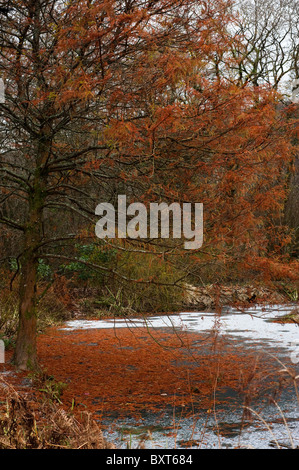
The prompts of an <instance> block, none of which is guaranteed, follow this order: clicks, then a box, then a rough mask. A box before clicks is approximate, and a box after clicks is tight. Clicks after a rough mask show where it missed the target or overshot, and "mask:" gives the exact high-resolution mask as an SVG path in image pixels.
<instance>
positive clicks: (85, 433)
mask: <svg viewBox="0 0 299 470" xmlns="http://www.w3.org/2000/svg"><path fill="white" fill-rule="evenodd" d="M0 385H2V388H3V389H4V390H5V392H6V399H5V401H4V402H2V403H1V406H0V449H58V448H61V449H64V448H69V449H111V448H114V445H113V444H110V443H108V442H107V441H106V439H104V437H103V433H102V431H101V429H100V427H99V425H98V423H97V422H96V421H95V420H94V419H93V418H92V415H91V414H90V413H88V412H82V413H81V414H80V416H78V417H77V416H75V415H74V414H72V413H67V412H66V411H65V410H64V409H63V408H62V407H61V406H60V405H59V404H58V403H57V402H56V401H53V400H42V401H38V400H35V399H32V398H31V399H29V397H28V396H26V395H24V396H21V395H20V394H19V393H18V392H17V391H16V390H15V389H14V388H13V387H12V386H11V385H9V384H7V383H6V382H4V381H2V384H0Z"/></svg>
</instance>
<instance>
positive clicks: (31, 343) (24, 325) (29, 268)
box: [14, 251, 38, 370]
mask: <svg viewBox="0 0 299 470" xmlns="http://www.w3.org/2000/svg"><path fill="white" fill-rule="evenodd" d="M21 262H22V267H21V279H20V288H19V289H20V291H19V326H18V335H17V342H16V349H15V355H14V363H15V365H16V367H17V369H20V370H34V369H36V368H37V367H38V364H37V351H36V324H37V315H36V305H35V303H36V279H37V266H38V260H37V259H35V258H34V254H33V253H32V252H31V251H28V253H27V254H26V255H25V256H24V258H23V259H22V261H21Z"/></svg>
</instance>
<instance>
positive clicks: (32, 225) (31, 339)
mask: <svg viewBox="0 0 299 470" xmlns="http://www.w3.org/2000/svg"><path fill="white" fill-rule="evenodd" d="M43 150H44V151H43V152H41V154H40V158H37V169H36V172H35V178H34V183H33V185H32V187H31V190H30V192H29V208H28V219H27V223H26V224H25V230H24V231H25V233H24V250H23V253H22V256H21V257H20V285H19V325H18V333H17V341H16V348H15V354H14V359H13V362H14V363H15V365H16V367H17V368H18V369H20V370H34V369H37V368H38V361H37V347H36V334H37V310H36V300H37V298H36V297H37V276H38V249H39V246H40V242H41V240H42V237H43V211H44V204H45V198H46V183H47V177H46V175H45V174H43V171H42V170H41V169H42V168H43V165H42V161H43V157H45V154H46V151H45V149H43Z"/></svg>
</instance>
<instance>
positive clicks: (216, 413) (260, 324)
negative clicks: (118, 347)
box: [63, 305, 299, 449]
mask: <svg viewBox="0 0 299 470" xmlns="http://www.w3.org/2000/svg"><path fill="white" fill-rule="evenodd" d="M294 307H295V305H287V306H286V305H275V306H255V307H252V308H250V309H246V310H245V311H239V310H237V309H232V308H226V309H223V310H222V312H221V315H218V314H215V313H212V312H211V313H209V312H181V313H179V314H173V315H162V316H152V317H148V318H146V319H143V318H136V319H130V320H120V319H115V320H114V319H112V320H89V321H88V320H74V321H69V322H68V323H66V325H65V326H64V327H63V329H65V330H70V331H71V330H76V329H90V328H92V329H94V328H96V329H98V328H134V327H135V328H138V327H146V328H148V329H155V328H156V329H164V328H165V329H166V330H167V331H169V332H171V331H173V332H174V333H175V332H178V331H181V330H184V331H187V332H193V333H198V334H203V333H209V332H213V331H216V332H217V335H218V336H219V337H223V338H226V339H227V340H228V341H229V342H230V345H231V346H232V347H234V345H236V346H238V351H240V346H241V350H243V353H244V354H246V352H248V351H254V352H256V353H257V354H259V353H263V354H265V357H266V356H267V358H268V359H269V358H270V360H272V362H273V363H276V364H278V365H279V369H280V370H281V369H283V368H284V366H283V365H285V364H288V366H287V367H288V368H289V367H291V368H292V371H293V373H295V375H298V374H299V365H298V364H299V328H298V325H296V324H294V323H291V324H280V323H276V322H273V321H271V320H273V319H274V318H278V317H280V316H282V315H284V314H286V313H289V312H290V311H291V310H293V309H294ZM196 347H197V346H196V344H194V345H193V348H195V349H194V350H196ZM197 353H198V354H199V356H198V357H200V354H205V351H204V350H203V349H202V345H201V346H200V349H199V347H198V349H197ZM243 353H242V354H243ZM223 354H225V350H224V351H223ZM280 361H281V364H280ZM283 374H284V373H283V372H282V375H283ZM284 375H287V376H289V374H284ZM297 383H298V380H297ZM222 393H223V392H222ZM224 393H226V394H227V397H228V398H230V400H229V401H228V405H227V406H226V407H223V406H221V408H219V409H217V403H215V407H214V409H213V410H210V412H209V414H207V412H206V411H205V412H203V411H202V410H195V412H194V414H193V415H192V416H191V417H190V416H188V417H182V416H174V414H173V410H165V413H164V414H163V416H162V415H158V414H154V413H146V412H145V413H144V415H143V420H142V423H141V424H140V423H137V422H136V421H135V420H134V418H131V417H128V418H126V419H122V422H119V421H117V420H116V422H115V423H112V421H111V422H110V423H109V421H107V422H106V423H104V424H107V425H109V434H108V435H107V436H108V437H109V439H110V440H111V439H112V440H114V441H115V443H116V444H117V446H119V447H126V446H129V447H132V448H136V447H137V446H138V445H140V441H142V442H143V444H142V445H143V446H144V447H145V448H151V449H154V448H168V449H173V448H183V447H186V446H189V448H190V447H191V448H232V447H233V448H234V447H235V448H237V447H250V448H272V447H278V446H282V447H284V446H285V445H288V446H291V447H296V446H297V445H299V404H298V399H297V396H296V390H295V386H294V384H291V385H290V383H288V385H286V386H284V387H283V388H282V390H281V391H280V395H279V398H277V401H276V402H273V400H272V401H271V400H269V403H268V402H266V401H265V397H263V403H262V404H263V406H261V400H260V399H257V400H256V401H252V402H251V403H250V410H251V412H250V414H251V419H250V420H248V421H247V420H246V419H245V420H244V407H243V403H242V399H241V398H240V397H239V396H236V395H235V392H234V391H233V390H226V391H225V392H224ZM265 403H266V404H265ZM261 410H262V411H261ZM171 427H172V428H173V430H174V431H175V432H169V428H171ZM166 430H168V431H166Z"/></svg>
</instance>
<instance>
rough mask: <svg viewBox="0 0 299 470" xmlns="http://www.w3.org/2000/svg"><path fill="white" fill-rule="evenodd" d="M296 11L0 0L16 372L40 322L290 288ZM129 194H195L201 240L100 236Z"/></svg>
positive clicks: (295, 239)
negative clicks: (196, 290) (103, 217)
mask: <svg viewBox="0 0 299 470" xmlns="http://www.w3.org/2000/svg"><path fill="white" fill-rule="evenodd" d="M298 8H299V7H298V2H296V1H295V0H286V1H283V0H281V1H279V0H274V1H272V0H271V1H268V0H266V1H261V0H255V1H252V0H241V1H236V0H235V1H222V0H207V1H195V0H111V1H105V0H103V1H99V0H95V1H87V0H86V1H81V0H77V1H68V2H64V1H58V0H28V1H14V0H12V1H9V2H1V16H0V19H1V26H0V76H1V77H2V78H3V80H4V83H5V103H2V104H0V142H1V144H0V261H1V277H0V287H1V300H0V312H1V319H0V329H1V332H2V336H3V337H4V338H5V339H6V341H7V342H9V341H13V342H14V341H16V344H15V343H14V344H15V346H16V352H15V361H16V364H17V365H18V366H20V367H21V368H28V367H31V366H33V367H34V365H35V363H36V360H37V359H36V332H37V331H39V329H40V328H42V326H43V325H44V324H49V323H51V322H53V321H59V320H63V319H65V318H69V316H74V315H76V314H78V313H79V314H88V315H95V314H96V315H103V314H107V313H108V314H112V313H113V314H118V315H128V314H136V313H144V312H148V313H150V312H163V311H164V312H169V311H173V310H177V309H179V308H180V307H181V306H182V305H183V304H184V301H185V300H184V299H185V295H186V285H193V286H200V287H204V286H209V285H213V286H220V287H221V286H227V285H238V286H246V285H254V286H257V287H261V288H263V287H265V286H267V287H268V288H271V289H273V290H274V291H275V290H276V291H278V292H283V293H285V294H288V296H289V298H290V299H291V300H297V298H298V277H299V269H298V268H299V263H298V253H299V229H298V228H299V157H298V155H299V154H298V104H297V103H296V102H294V100H292V92H293V84H294V83H295V80H296V79H299V44H298V37H299V22H298V18H299V12H298ZM295 101H296V100H295ZM119 194H126V196H127V200H128V203H130V202H144V203H145V204H149V203H150V202H162V201H163V202H167V203H169V204H170V203H171V202H179V203H183V202H192V203H194V202H202V203H203V204H204V243H203V246H202V247H201V249H199V250H194V251H193V250H192V251H189V252H187V251H186V250H184V249H183V241H180V240H174V239H171V238H170V239H169V240H165V239H154V240H151V239H146V240H138V239H137V240H130V239H126V240H121V239H115V240H111V239H106V240H99V239H97V238H96V237H95V234H94V227H95V223H96V221H97V217H96V216H95V214H94V211H95V207H96V205H97V204H98V203H100V202H111V203H112V204H114V205H115V206H116V202H117V196H118V195H119ZM18 319H19V320H18ZM16 334H17V338H15V336H16ZM10 338H12V339H10Z"/></svg>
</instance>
